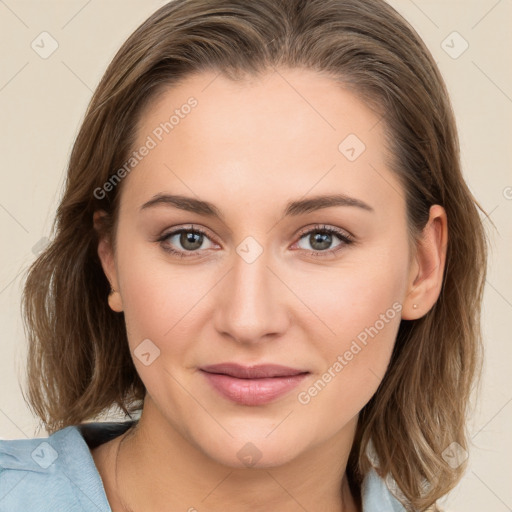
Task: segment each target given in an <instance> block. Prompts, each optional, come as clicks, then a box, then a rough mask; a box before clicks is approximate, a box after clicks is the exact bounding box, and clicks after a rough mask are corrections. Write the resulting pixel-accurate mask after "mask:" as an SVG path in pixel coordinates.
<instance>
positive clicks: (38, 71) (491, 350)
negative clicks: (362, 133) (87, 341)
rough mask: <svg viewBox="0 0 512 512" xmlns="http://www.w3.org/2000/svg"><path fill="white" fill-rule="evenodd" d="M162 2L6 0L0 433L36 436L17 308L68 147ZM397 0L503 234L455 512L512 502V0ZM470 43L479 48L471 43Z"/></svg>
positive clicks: (0, 127) (2, 14)
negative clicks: (430, 60)
mask: <svg viewBox="0 0 512 512" xmlns="http://www.w3.org/2000/svg"><path fill="white" fill-rule="evenodd" d="M164 3H165V2H164V1H162V0H144V1H143V0H129V1H128V0H101V1H100V0H89V1H87V0H72V1H71V0H66V1H63V0H62V1H46V0H32V1H23V0H5V1H3V0H0V38H1V42H0V52H1V53H0V55H1V66H0V111H1V123H0V141H1V146H2V151H1V157H2V161H1V165H0V168H1V173H2V174H1V188H0V229H1V236H2V251H1V260H0V263H1V264H0V315H1V318H0V321H1V325H2V332H3V334H2V340H1V343H2V345H1V346H2V352H1V358H0V375H1V381H0V437H2V438H4V439H10V438H23V437H33V436H34V435H35V434H36V430H35V427H36V424H37V422H36V420H35V419H34V418H33V417H32V415H31V414H30V412H29V411H28V409H27V407H26V405H25V403H24V401H23V399H22V395H21V392H20V389H19V380H20V379H22V378H23V366H24V355H25V349H26V347H25V340H24V335H23V330H22V324H21V317H20V312H19V304H20V291H21V286H22V274H21V272H23V270H24V269H25V268H26V267H27V265H28V264H29V263H30V262H31V261H33V259H34V258H35V253H37V249H38V247H41V244H44V237H45V236H48V234H49V230H50V226H51V222H52V220H53V217H54V214H55V209H56V206H57V204H58V199H59V197H60V193H61V187H62V183H63V179H64V173H65V167H66V163H67V159H68V157H69V154H70V149H71V145H72V143H73V140H74V138H75V136H76V133H77V130H78V127H79V125H80V122H81V120H82V119H83V115H84V112H85V109H86V106H87V103H88V101H89V99H90V96H91V94H92V91H93V90H94V88H95V87H96V85H97V83H98V81H99V79H100V77H101V75H102V74H103V72H104V70H105V68H106V66H107V64H108V63H109V62H110V60H111V58H112V57H113V55H114V53H115V52H116V51H117V49H118V48H119V46H120V45H121V44H122V42H123V41H124V40H125V39H126V38H127V37H128V35H129V34H130V33H131V32H132V31H133V30H134V29H135V28H136V27H137V26H138V25H139V24H140V23H141V22H142V21H143V20H144V19H146V17H147V16H149V15H150V14H151V13H152V12H153V11H154V10H156V8H158V7H160V6H161V5H163V4H164ZM391 4H392V5H393V6H394V7H395V8H397V9H398V10H399V11H400V12H401V13H402V14H403V15H404V16H405V17H406V18H407V19H408V20H409V21H410V22H411V23H412V25H413V26H414V27H415V28H416V29H417V30H418V32H419V33H420V35H421V36H422V37H423V38H424V40H425V42H426V43H427V45H428V46H429V48H430V49H431V51H432V53H433V55H434V57H435V59H436V61H437V62H438V64H439V66H440V68H441V71H442V73H443V75H444V77H445V79H446V81H447V84H448V88H449V90H450V93H451V96H452V101H453V105H454V109H455V112H456V116H457V119H458V123H459V130H460V138H461V149H462V160H463V166H464V172H465V175H466V178H467V181H468V183H469V185H470V187H471V189H472V190H473V192H474V193H475V195H476V197H477V198H478V200H479V201H480V203H481V204H482V206H483V207H484V209H485V210H486V211H487V212H488V214H489V218H488V219H486V220H485V221H484V222H485V225H486V227H487V228H488V230H489V233H490V236H491V239H492V253H491V259H490V265H489V277H488V282H487V289H486V294H485V303H484V335H485V345H486V365H485V375H484V380H483V387H482V393H481V399H480V402H479V405H478V408H477V409H476V411H475V414H474V416H473V418H472V421H471V424H470V426H469V428H470V432H471V433H472V439H473V446H472V450H471V455H470V466H469V469H468V471H467V473H466V475H465V477H464V478H463V480H462V481H461V483H460V485H459V486H458V487H457V488H456V489H455V490H454V491H453V492H452V493H451V495H450V496H448V498H447V499H446V500H444V503H445V507H446V509H447V510H450V511H458V512H477V511H478V512H481V511H483V510H485V511H486V512H487V511H493V512H505V511H510V510H512V486H511V485H510V484H511V483H512V469H511V464H510V459H511V456H512V436H511V435H510V432H511V426H512V403H511V402H512V386H511V382H512V379H511V373H510V364H511V362H512V343H511V336H510V328H511V327H512V322H511V318H512V291H511V289H512V270H511V268H512V267H511V262H512V259H511V255H512V250H511V249H512V227H511V224H512V223H511V222H510V220H511V218H512V173H511V162H512V150H511V147H512V145H511V144H510V142H511V141H510V132H511V120H512V72H511V69H512V68H511V66H510V60H509V57H510V52H511V48H512V31H510V23H511V20H512V2H511V0H500V1H497V0H478V1H477V0H472V1H463V0H458V1H457V0H449V1H448V0H445V1H441V0H440V1H433V0H424V1H423V0H416V1H415V2H413V1H412V0H392V1H391ZM44 31H46V32H48V33H49V34H50V35H51V37H52V38H53V39H54V40H55V41H56V42H57V44H58V48H57V50H56V51H55V52H54V53H53V54H52V55H50V56H49V57H48V58H47V59H43V58H41V56H40V55H38V53H36V51H34V50H33V49H32V47H31V44H32V41H34V40H36V38H37V37H38V36H39V35H40V34H41V33H42V32H44ZM454 31H456V32H458V34H459V35H457V34H455V35H453V34H452V33H453V32H454ZM42 37H46V38H47V39H46V40H45V41H46V43H47V44H45V48H46V49H48V48H51V46H50V43H51V41H50V39H49V36H42ZM39 40H40V39H37V40H36V42H37V41H39ZM443 41H444V43H443ZM465 41H466V42H467V44H468V45H469V46H468V48H467V50H466V51H464V52H463V53H461V51H462V50H463V49H464V47H465V45H466V43H465ZM40 51H41V50H40ZM459 53H461V54H460V55H458V54H459ZM450 54H451V55H450ZM454 57H457V58H454ZM491 221H492V223H494V224H495V226H496V230H495V231H493V229H491V228H492V223H491ZM454 328H456V327H455V326H454ZM40 435H42V434H40Z"/></svg>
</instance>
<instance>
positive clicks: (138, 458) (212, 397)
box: [92, 69, 447, 512]
mask: <svg viewBox="0 0 512 512" xmlns="http://www.w3.org/2000/svg"><path fill="white" fill-rule="evenodd" d="M190 96H194V97H195V98H196V99H197V100H198V105H197V107H196V108H195V109H193V110H192V112H191V113H190V114H189V115H188V116H186V117H185V118H184V119H181V120H180V122H179V124H178V125H177V126H175V128H174V129H173V130H172V132H171V133H170V134H169V135H167V136H165V137H164V138H163V140H162V141H161V142H159V143H158V145H157V146H156V147H155V148H154V149H152V150H151V151H150V152H149V154H148V155H147V156H146V157H145V158H144V159H143V160H142V161H141V162H140V163H139V164H138V165H137V167H136V170H133V171H132V172H131V173H130V174H129V175H128V176H127V177H126V178H125V179H124V182H123V183H122V195H121V207H120V217H119V225H118V230H117V233H116V237H117V248H116V251H115V252H114V251H113V250H112V246H111V245H110V243H109V240H108V239H107V238H103V239H101V240H100V242H99V245H98V254H99V256H100V259H101V262H102V265H103V269H104V271H105V274H106V277H107V278H108V279H109V281H110V283H111V284H112V286H113V287H114V289H115V290H117V292H116V293H114V294H113V295H111V297H110V298H109V303H110V307H111V308H112V309H113V310H114V311H117V312H121V311H122V312H124V316H125V321H126V326H127V332H128V338H129V345H130V350H131V352H132V356H133V358H134V363H135V365H136V368H137V371H138V373H139V375H140V377H141V379H142V381H143V382H144V384H145V386H146V389H147V395H146V400H145V403H144V408H143V411H142V416H141V419H140V422H139V425H138V428H137V429H136V430H135V431H134V433H133V434H132V435H130V436H128V437H126V439H124V441H125V442H123V444H122V449H121V450H120V455H119V461H118V490H117V491H116V486H115V482H114V459H115V452H116V449H117V447H118V443H119V442H120V440H121V437H118V438H116V439H114V440H112V441H110V442H108V443H105V444H103V445H101V446H100V447H98V448H96V449H95V450H93V452H92V453H93V457H94V460H95V462H96V465H97V467H98V470H99V472H100V475H101V476H102V479H103V481H104V486H105V490H106V493H107V497H108V499H109V501H110V502H111V506H112V508H113V510H114V511H115V512H118V511H122V510H124V508H123V506H122V505H121V503H120V501H119V496H122V500H123V502H124V503H125V504H127V505H128V506H129V507H130V508H132V509H133V510H135V511H137V510H139V511H140V510H144V511H145V512H151V511H157V510H158V511H171V510H190V509H192V510H193V508H192V507H194V508H195V509H197V510H198V511H199V512H200V511H203V510H208V511H220V510H226V504H229V509H230V510H236V511H249V510H250V511H268V510H279V511H284V512H286V511H296V510H303V509H306V510H308V511H309V512H315V511H320V510H322V511H326V510H327V511H341V510H342V511H350V512H354V511H356V510H360V504H359V503H358V497H357V496H353V495H352V493H351V492H350V490H349V488H348V485H347V481H346V478H345V468H346V463H347V458H348V454H349V452H350V448H351V446H352V443H353V439H354V433H355V427H356V423H357V418H358V414H359V412H360V411H361V409H362V408H363V407H364V405H365V404H366V403H367V402H368V400H369V399H370V398H371V397H372V396H373V394H374V393H375V392H376V390H377V388H378V386H379V383H380V382H381V380H382V378H383V376H384V374H385V371H386V368H387V365H388V363H389V360H390V356H391V353H392V349H393V346H394V342H395V339H396V334H397V331H398V327H399V324H400V319H401V318H403V319H409V320H412V319H416V318H420V317H421V316H423V315H425V314H426V313H427V312H428V310H429V309H430V308H431V307H432V306H433V304H434V303H435V301H436V299H437V298H438V296H439V293H440V289H441V283H442V275H443V270H444V264H445V248H446V241H447V221H446V213H445V211H444V209H443V208H442V207H440V206H438V205H435V206H433V207H432V208H431V210H430V219H429V221H428V223H427V225H426V227H425V229H424V230H423V232H422V234H421V238H420V241H419V242H418V244H417V245H415V246H414V247H413V250H411V249H410V246H409V243H408V242H409V241H408V234H407V218H406V209H405V199H404V191H403V189H402V187H401V185H400V183H399V181H398V179H397V177H396V175H395V174H393V173H392V172H391V170H389V169H388V168H387V166H386V164H385V161H386V160H385V158H386V149H385V144H384V134H385V132H384V130H385V126H384V123H382V122H379V117H378V116H377V114H375V113H374V112H373V111H372V110H370V109H368V108H367V107H366V106H365V104H363V103H362V102H361V101H359V100H358V99H357V98H356V97H355V96H354V95H353V94H352V93H350V92H348V91H346V90H344V89H342V88H341V87H340V86H339V85H338V84H336V83H334V82H333V81H332V80H330V79H329V78H326V77H324V76H322V75H319V74H317V73H316V72H313V71H306V70H290V69H287V70H284V69H282V70H279V71H271V72H268V73H267V74H265V76H263V77H260V78H259V79H254V78H251V79H250V80H245V81H240V82H233V81H230V80H229V79H227V78H224V77H223V76H221V75H219V76H217V77H216V75H215V74H213V73H210V72H203V73H201V74H197V75H194V76H191V77H189V78H187V79H186V80H185V81H184V82H182V83H181V84H180V85H179V86H177V87H174V88H172V89H169V90H168V91H166V92H165V94H164V95H163V96H162V97H160V98H159V99H158V101H157V102H154V103H153V104H151V105H150V107H149V109H148V110H147V111H146V112H145V113H144V115H143V117H142V119H141V123H140V125H139V130H138V140H137V144H136V147H140V146H141V145H142V144H143V143H144V141H145V140H146V137H147V136H148V135H149V134H151V132H152V131H153V130H154V129H155V127H156V126H158V125H159V124H160V123H161V122H163V121H165V120H167V119H168V118H169V115H170V114H169V113H172V112H173V111H174V109H176V108H179V107H180V106H181V105H183V104H184V103H186V101H187V99H188V98H189V97H190ZM348 134H356V135H357V137H359V139H361V140H362V141H364V144H365V146H366V149H365V151H364V152H363V153H362V154H361V155H360V156H359V157H358V158H357V159H356V160H355V161H353V162H350V161H349V160H348V159H347V158H346V157H345V156H344V155H343V154H342V153H341V152H340V150H339V149H338V146H339V144H340V142H342V141H343V140H344V139H345V137H346V136H347V135H348ZM377 171H378V172H377ZM159 193H168V194H180V195H184V196H188V197H194V198H199V199H202V200H207V201H209V202H211V203H213V204H215V205H216V206H217V208H218V209H219V210H220V211H221V213H222V216H223V218H222V219H219V218H214V217H208V216H205V215H202V214H200V213H197V212H187V211H183V210H180V209H177V208H175V207H172V206H169V205H159V206H157V207H154V208H147V209H144V210H143V211H141V210H140V208H141V205H143V204H144V203H145V202H147V201H148V200H150V199H151V198H152V197H153V196H154V195H156V194H159ZM332 193H340V194H345V195H347V196H350V197H353V198H357V199H359V200H361V201H364V202H365V203H367V204H368V205H369V206H370V207H371V208H372V209H373V211H368V210H365V209H362V208H358V207H354V206H335V207H329V208H323V209H319V210H316V211H312V212H309V213H303V214H301V215H297V216H288V217H285V216H283V210H284V208H285V206H286V204H287V203H288V202H289V201H292V200H297V199H304V198H305V197H306V198H310V197H313V196H316V195H324V194H332ZM101 215H102V212H96V214H95V216H94V221H95V223H98V221H99V219H100V217H101ZM190 224H194V226H198V227H201V228H202V229H204V230H205V231H207V234H208V236H206V237H204V238H203V244H202V245H200V249H199V250H197V249H196V250H195V252H194V251H190V250H189V251H188V254H192V256H190V257H188V258H187V257H185V258H179V257H176V256H174V255H172V254H169V253H167V252H166V251H165V250H164V246H169V245H170V246H172V247H173V248H174V249H175V250H179V251H182V252H186V248H185V247H184V246H183V245H181V244H180V237H179V235H178V236H172V237H170V238H167V240H166V242H158V241H156V240H157V238H158V237H159V236H160V235H162V234H165V233H169V232H170V231H172V229H179V228H182V227H185V228H190ZM318 224H320V225H321V226H324V225H325V226H327V227H334V228H338V229H340V230H342V231H344V232H348V233H350V234H352V235H353V237H354V242H353V243H352V244H349V245H346V244H344V243H343V242H342V241H341V239H339V238H338V237H337V235H332V241H331V243H330V245H329V244H327V245H328V246H329V248H338V249H340V250H339V251H338V252H337V253H335V254H330V255H327V256H322V254H320V255H319V256H314V255H313V254H312V252H313V251H314V250H317V251H318V252H320V251H321V250H324V251H325V249H322V248H321V245H320V244H319V243H316V244H315V240H314V239H312V237H310V236H309V235H305V236H304V235H303V234H301V233H303V232H305V231H307V230H309V229H314V228H315V226H316V225H318ZM171 228H172V229H171ZM248 236H251V237H253V238H254V239H255V240H257V242H258V243H259V244H260V246H261V247H262V248H263V253H262V254H261V255H260V256H259V257H258V258H257V259H256V260H255V261H253V262H252V263H247V261H245V260H244V259H243V258H242V257H241V256H240V255H239V254H238V253H237V252H236V249H237V247H238V246H239V244H241V242H243V241H244V239H245V238H246V237H248ZM199 244H200V242H199V243H198V244H196V245H197V246H199ZM189 247H190V246H189ZM319 247H320V249H319ZM394 303H395V304H399V305H400V306H401V311H400V312H399V313H397V314H396V315H395V316H394V318H393V319H390V320H388V322H387V323H385V325H384V327H383V328H381V329H380V330H379V332H378V334H377V335H376V336H375V337H373V338H369V340H368V343H367V345H366V346H364V348H362V350H361V351H359V352H358V353H357V355H354V357H353V358H352V360H350V361H348V362H347V364H346V366H344V367H343V369H342V370H341V371H339V372H338V373H336V376H335V377H333V378H332V379H331V381H330V382H329V383H328V384H327V385H326V386H325V387H324V388H323V389H322V390H321V391H320V392H319V393H318V394H317V395H316V396H314V397H312V398H311V400H310V402H309V403H307V404H306V405H303V404H301V403H300V402H299V401H298V399H297V395H298V393H299V392H301V391H307V390H308V388H310V387H311V386H312V384H313V383H315V381H317V380H318V379H319V378H320V377H321V376H322V375H323V374H324V373H325V372H326V371H328V369H329V368H332V366H333V363H335V361H336V360H337V357H338V356H339V355H340V354H344V353H345V352H346V351H347V350H348V349H349V348H350V346H351V343H352V341H353V340H354V339H356V337H357V335H358V334H360V333H361V332H362V331H364V329H365V327H369V326H373V325H375V323H376V321H377V320H378V319H379V318H380V317H379V315H381V314H385V313H386V311H388V310H389V309H390V308H391V309H392V305H393V304H394ZM413 304H417V305H418V307H417V308H413ZM145 339H150V340H151V342H152V343H154V345H155V346H157V347H158V349H159V350H160V355H159V357H157V358H156V359H155V360H154V361H153V362H152V363H151V364H149V365H148V366H146V365H144V364H142V362H141V361H140V360H139V359H138V358H137V357H135V356H134V355H133V354H134V352H133V351H134V350H135V349H136V348H137V346H138V345H139V344H140V343H141V342H142V341H143V340H145ZM226 361H236V362H238V363H240V364H245V365H253V364H259V363H277V364H282V365H286V366H291V367H295V368H300V369H304V370H307V371H309V372H310V374H309V375H308V376H307V377H306V379H305V380H304V381H303V382H302V383H301V384H300V385H299V387H298V388H296V389H294V390H293V391H291V392H290V393H288V394H286V395H285V396H283V397H280V398H279V399H277V400H276V401H274V402H272V403H270V404H267V405H260V406H246V405H240V404H237V403H233V402H230V401H228V400H227V399H225V398H224V397H222V396H221V395H219V394H218V393H217V392H216V391H215V390H213V388H212V387H211V386H210V385H209V383H208V382H207V381H206V380H205V378H204V375H203V374H201V372H200V371H199V370H198V368H199V367H201V366H204V365H207V364H216V363H220V362H226ZM248 442H251V443H252V444H253V445H254V446H255V447H257V450H258V451H259V452H260V453H261V458H260V459H259V460H258V462H257V463H256V464H255V465H254V466H253V467H247V466H246V465H244V463H243V462H242V461H241V460H240V459H239V458H238V456H237V453H238V452H239V450H240V449H241V448H242V447H243V446H244V445H246V443H248ZM340 483H341V484H340ZM302 507H303V508H302Z"/></svg>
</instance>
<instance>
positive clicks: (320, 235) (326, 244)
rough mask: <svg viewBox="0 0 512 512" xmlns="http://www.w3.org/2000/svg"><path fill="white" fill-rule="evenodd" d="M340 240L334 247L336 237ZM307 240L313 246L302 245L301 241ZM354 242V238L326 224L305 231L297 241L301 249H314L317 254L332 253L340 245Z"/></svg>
mask: <svg viewBox="0 0 512 512" xmlns="http://www.w3.org/2000/svg"><path fill="white" fill-rule="evenodd" d="M335 238H337V239H338V240H340V242H339V243H338V244H336V245H335V246H334V247H333V246H332V244H333V241H334V239H335ZM303 240H304V241H306V243H308V244H309V245H310V247H311V248H308V247H304V246H301V241H303ZM351 243H352V238H351V237H350V236H349V235H348V234H345V233H343V232H341V231H338V230H337V229H333V228H328V227H325V226H317V227H315V228H314V229H310V230H309V231H307V232H305V233H303V234H302V235H301V237H300V240H299V241H298V242H297V244H298V246H299V247H300V248H301V249H306V250H308V251H313V252H315V253H316V254H319V253H322V252H327V253H332V252H335V251H337V250H339V249H340V246H343V245H349V244H351Z"/></svg>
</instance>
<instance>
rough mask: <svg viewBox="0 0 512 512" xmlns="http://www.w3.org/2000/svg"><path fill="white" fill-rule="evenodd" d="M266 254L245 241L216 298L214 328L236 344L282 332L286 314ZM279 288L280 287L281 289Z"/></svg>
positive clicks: (234, 256)
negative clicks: (228, 336)
mask: <svg viewBox="0 0 512 512" xmlns="http://www.w3.org/2000/svg"><path fill="white" fill-rule="evenodd" d="M269 260H270V252H268V251H265V250H264V249H263V247H262V246H261V245H260V244H259V243H258V242H257V241H256V240H255V239H253V238H252V237H247V239H245V240H244V241H243V242H242V243H240V244H239V245H238V246H237V248H236V254H233V264H232V268H231V272H229V273H228V275H227V276H226V278H225V280H223V281H224V284H223V286H222V287H221V288H220V297H217V299H218V302H217V305H216V315H215V316H216V328H217V329H218V330H219V332H221V333H224V334H229V335H230V336H231V337H232V338H234V339H235V340H237V341H240V342H258V341H261V340H262V339H263V337H265V336H266V335H268V334H277V333H280V332H283V331H284V330H285V329H286V321H287V313H286V307H285V305H284V303H283V296H282V290H279V285H280V284H279V282H278V281H279V280H278V279H276V277H275V276H274V274H273V273H272V272H271V271H270V270H269V268H268V265H271V262H270V261H269ZM281 286H282V285H281Z"/></svg>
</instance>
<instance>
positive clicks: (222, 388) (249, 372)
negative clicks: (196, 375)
mask: <svg viewBox="0 0 512 512" xmlns="http://www.w3.org/2000/svg"><path fill="white" fill-rule="evenodd" d="M200 371H201V373H202V374H203V375H204V376H205V377H206V380H207V381H208V382H209V383H210V385H211V386H212V387H213V388H214V389H215V390H216V391H217V392H218V393H220V394H221V395H222V396H224V397H225V398H227V399H228V400H231V401H232V402H236V403H239V404H242V405H264V404H267V403H270V402H272V401H274V400H276V399H277V398H279V397H280V396H283V395H284V394H286V393H288V392H289V391H291V390H292V389H293V388H295V387H296V386H298V385H299V384H300V382H301V381H302V380H303V379H304V378H305V377H306V376H307V375H308V374H309V372H308V371H306V370H300V369H297V368H291V367H289V366H282V365H276V364H261V365H255V366H242V365H239V364H237V363H221V364H215V365H209V366H204V367H202V368H200Z"/></svg>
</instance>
